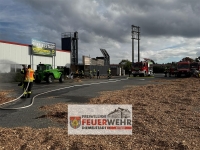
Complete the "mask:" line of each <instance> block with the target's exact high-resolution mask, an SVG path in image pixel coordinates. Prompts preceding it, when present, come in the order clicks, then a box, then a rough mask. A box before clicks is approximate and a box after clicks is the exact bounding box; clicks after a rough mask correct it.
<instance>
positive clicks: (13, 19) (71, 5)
mask: <svg viewBox="0 0 200 150" xmlns="http://www.w3.org/2000/svg"><path fill="white" fill-rule="evenodd" d="M199 15H200V1H199V0H0V40H5V41H10V42H19V43H23V44H31V39H32V38H34V39H38V40H41V41H49V42H54V43H56V47H57V49H61V33H63V32H75V31H78V36H79V61H81V59H82V56H83V55H85V56H91V57H97V56H103V55H102V54H101V52H100V48H103V49H106V50H107V52H108V53H109V55H110V59H111V63H119V62H120V61H121V60H122V59H128V60H130V61H132V39H131V37H132V34H131V30H132V29H131V25H135V26H139V27H140V32H141V33H140V39H141V40H140V60H142V59H143V58H151V59H153V60H154V61H155V62H157V63H167V62H171V61H179V60H180V59H181V58H183V57H186V56H188V57H191V58H196V57H197V56H200V17H199ZM134 49H135V58H134V60H135V61H137V54H138V53H137V49H138V43H137V41H136V40H135V42H134Z"/></svg>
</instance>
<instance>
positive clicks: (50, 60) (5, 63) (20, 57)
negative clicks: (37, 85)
mask: <svg viewBox="0 0 200 150" xmlns="http://www.w3.org/2000/svg"><path fill="white" fill-rule="evenodd" d="M70 54H71V52H70V50H58V49H56V50H55V55H52V56H51V55H45V54H41V55H40V54H34V53H33V50H32V45H27V44H20V43H15V42H8V41H2V40H0V72H1V73H9V72H17V71H18V70H19V69H21V65H22V64H25V65H29V64H31V65H32V68H33V69H34V70H36V69H37V65H38V64H39V63H44V64H52V67H53V68H57V67H59V66H65V67H67V68H69V67H70V61H71V60H70V58H71V56H70Z"/></svg>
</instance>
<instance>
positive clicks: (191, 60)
mask: <svg viewBox="0 0 200 150" xmlns="http://www.w3.org/2000/svg"><path fill="white" fill-rule="evenodd" d="M182 61H189V62H194V59H192V58H190V57H185V58H183V59H182Z"/></svg>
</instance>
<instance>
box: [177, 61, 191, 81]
mask: <svg viewBox="0 0 200 150" xmlns="http://www.w3.org/2000/svg"><path fill="white" fill-rule="evenodd" d="M182 75H184V76H186V77H190V76H191V75H192V72H191V68H190V62H189V61H180V62H178V63H177V77H181V76H182Z"/></svg>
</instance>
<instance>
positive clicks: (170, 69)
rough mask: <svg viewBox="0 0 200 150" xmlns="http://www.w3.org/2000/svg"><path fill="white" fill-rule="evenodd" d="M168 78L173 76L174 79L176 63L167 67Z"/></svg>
mask: <svg viewBox="0 0 200 150" xmlns="http://www.w3.org/2000/svg"><path fill="white" fill-rule="evenodd" d="M168 73H169V77H171V76H172V75H174V76H175V77H176V76H177V63H175V62H172V64H171V66H170V67H169V72H168Z"/></svg>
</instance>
